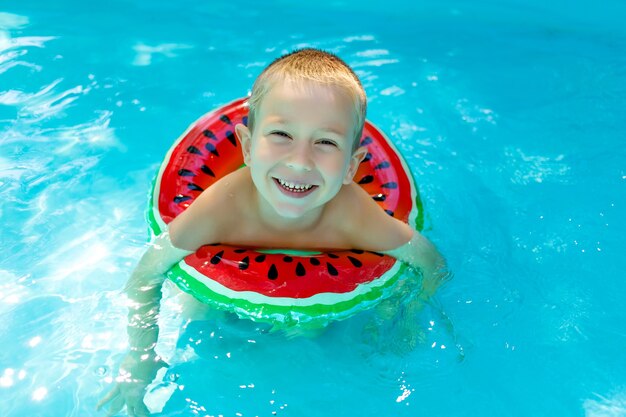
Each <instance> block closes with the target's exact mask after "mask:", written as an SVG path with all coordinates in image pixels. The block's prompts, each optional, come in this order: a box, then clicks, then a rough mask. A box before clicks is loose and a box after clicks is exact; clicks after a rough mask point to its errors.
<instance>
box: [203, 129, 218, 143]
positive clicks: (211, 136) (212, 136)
mask: <svg viewBox="0 0 626 417" xmlns="http://www.w3.org/2000/svg"><path fill="white" fill-rule="evenodd" d="M202 134H203V135H204V136H206V137H207V138H209V139H213V140H217V137H216V136H215V133H213V132H211V131H210V130H209V129H206V130H205V131H204V132H202Z"/></svg>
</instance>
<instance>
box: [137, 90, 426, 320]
mask: <svg viewBox="0 0 626 417" xmlns="http://www.w3.org/2000/svg"><path fill="white" fill-rule="evenodd" d="M247 114H248V107H247V104H246V101H245V99H239V100H236V101H234V102H232V103H230V104H228V105H226V106H224V107H222V108H220V109H218V110H215V111H213V112H210V113H208V114H206V115H204V116H203V117H201V118H200V119H199V120H198V121H196V122H195V123H193V124H192V125H191V126H190V127H189V128H188V129H187V131H186V132H185V133H183V135H182V136H181V137H180V138H179V139H178V140H177V141H176V142H175V143H174V145H173V146H172V147H171V149H170V150H169V152H168V153H167V155H166V157H165V159H164V161H163V163H162V164H161V167H160V169H159V171H158V174H157V176H156V179H155V181H154V185H153V187H152V192H151V195H150V200H149V208H148V223H149V227H150V230H151V233H153V234H154V235H158V234H159V233H161V231H162V230H164V229H165V228H166V226H167V224H168V223H169V222H170V221H172V219H174V218H175V217H176V216H177V215H179V214H180V213H181V212H182V211H184V210H185V209H186V208H187V207H188V206H189V205H190V204H191V203H192V202H193V201H194V199H195V198H197V197H198V195H200V193H201V192H202V191H203V190H204V189H206V188H207V187H210V186H211V184H213V183H214V182H215V181H217V180H218V179H219V178H221V177H223V176H225V175H226V174H228V173H230V172H232V171H234V170H236V169H239V168H240V167H241V166H242V165H243V157H242V153H241V148H240V144H239V143H238V141H237V139H236V137H235V133H234V128H235V125H236V124H237V123H243V124H246V123H247ZM361 145H362V146H367V148H368V154H367V156H366V157H365V159H364V160H363V162H362V163H361V165H360V166H359V169H358V171H357V173H356V175H355V181H356V182H357V183H358V184H359V185H360V186H362V187H363V188H364V189H365V190H366V191H367V192H368V193H369V194H370V195H371V196H372V198H373V199H374V200H375V201H376V202H377V203H378V204H379V205H380V206H381V207H382V208H383V209H384V210H385V211H386V212H387V213H388V214H389V215H391V216H394V217H395V218H397V219H400V220H402V221H404V222H406V223H408V224H409V225H411V226H412V227H414V228H416V229H417V230H421V228H422V224H423V213H422V209H421V203H420V200H419V194H418V192H417V188H416V186H415V182H414V180H413V178H412V175H411V173H410V171H409V169H408V166H407V165H406V163H405V162H404V160H403V159H402V157H401V155H400V154H399V153H398V151H397V150H396V149H395V148H394V147H393V145H392V144H391V142H390V141H389V140H388V139H387V138H386V137H385V135H384V134H383V133H382V132H381V131H380V130H378V129H377V128H376V127H374V126H373V125H372V124H371V123H369V122H366V123H365V127H364V130H363V136H362V139H361ZM405 267H406V266H405V265H404V264H402V263H401V262H399V261H397V260H396V259H394V258H392V257H390V256H386V255H383V254H380V253H376V252H368V251H361V250H351V251H350V250H346V251H333V252H324V253H321V252H301V251H293V250H280V249H277V250H261V249H255V250H252V249H250V248H237V247H232V246H224V245H219V244H213V245H206V246H202V247H201V248H199V249H198V250H197V251H196V252H195V253H193V254H191V255H189V256H187V257H186V258H185V259H183V260H182V261H180V263H178V264H177V265H175V266H174V267H173V268H172V269H171V270H170V271H169V272H168V278H169V279H171V280H172V281H173V282H174V283H176V284H177V285H178V286H179V287H180V288H181V289H182V290H184V291H186V292H188V293H190V294H192V295H193V296H195V297H196V298H197V299H199V300H200V301H202V302H204V303H207V304H210V305H213V306H216V307H218V308H220V309H224V310H228V311H231V312H234V313H236V314H237V315H239V316H240V317H246V318H250V319H252V320H255V321H261V322H269V323H272V324H274V325H281V324H282V325H287V326H290V325H293V324H313V325H314V326H324V325H326V324H328V322H330V321H333V320H341V319H344V318H347V317H349V316H351V315H353V314H355V313H356V312H358V311H362V310H364V309H367V308H370V307H371V306H373V305H374V304H376V303H377V302H378V301H380V300H382V299H383V298H384V297H385V296H386V294H387V293H388V292H389V291H388V290H389V289H390V288H392V287H393V285H394V283H395V282H396V281H397V280H398V278H399V277H400V276H401V275H402V272H403V270H404V268H405Z"/></svg>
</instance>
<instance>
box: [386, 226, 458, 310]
mask: <svg viewBox="0 0 626 417" xmlns="http://www.w3.org/2000/svg"><path fill="white" fill-rule="evenodd" d="M406 227H409V226H408V225H406ZM382 253H385V254H387V255H390V256H393V257H394V258H396V259H398V260H400V261H402V262H406V263H408V264H409V265H411V266H414V267H417V268H420V269H421V270H422V279H423V284H422V285H423V294H422V298H430V297H431V296H432V295H433V294H434V293H435V291H436V290H437V288H438V287H439V286H440V285H441V284H443V283H444V282H445V281H446V280H447V279H448V278H449V272H448V269H447V265H446V260H445V259H444V257H443V256H442V255H441V253H439V251H438V250H437V248H436V247H435V245H433V244H432V242H430V241H429V240H428V239H427V238H426V237H424V236H423V235H422V234H421V233H420V232H418V231H417V230H413V236H412V237H411V239H410V240H409V241H408V242H406V243H405V244H403V245H401V246H399V247H397V248H395V249H391V250H385V251H382Z"/></svg>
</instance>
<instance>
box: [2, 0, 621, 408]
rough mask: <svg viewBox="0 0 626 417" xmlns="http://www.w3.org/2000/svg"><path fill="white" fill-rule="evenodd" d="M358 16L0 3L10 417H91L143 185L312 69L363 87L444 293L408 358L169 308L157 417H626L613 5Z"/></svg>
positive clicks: (350, 325)
mask: <svg viewBox="0 0 626 417" xmlns="http://www.w3.org/2000/svg"><path fill="white" fill-rule="evenodd" d="M265 3H268V4H265ZM362 3H363V2H355V1H332V2H326V1H319V2H313V3H311V4H308V5H307V4H303V5H296V4H295V2H288V1H285V0H280V1H271V2H262V3H259V2H253V1H249V0H246V1H240V2H236V3H235V4H234V3H233V2H227V1H223V2H199V1H195V2H194V1H189V0H185V1H179V2H166V1H162V0H159V1H145V0H133V1H119V0H118V1H108V2H95V3H92V2H79V1H76V0H64V1H62V2H60V3H59V2H47V1H42V0H31V1H23V2H6V1H5V2H0V222H1V224H0V226H1V228H0V249H1V253H2V256H0V346H2V349H0V416H3V417H18V416H81V417H82V416H92V415H93V416H95V415H98V414H97V413H96V412H95V410H94V407H95V404H96V402H97V401H98V399H99V398H100V396H101V394H102V392H103V391H106V389H107V387H109V386H110V378H111V376H112V375H114V372H115V366H116V364H117V363H118V361H119V359H120V355H121V354H122V353H123V352H124V349H125V347H126V346H125V343H126V338H125V320H126V318H125V314H126V310H125V306H124V300H123V299H122V297H121V296H120V290H121V288H122V286H123V284H124V282H125V281H126V278H127V276H128V274H129V273H130V271H131V270H132V267H133V265H134V263H135V262H136V260H137V258H138V256H139V255H140V254H141V253H142V250H143V249H144V248H145V240H146V236H147V229H146V225H145V221H144V210H145V206H146V197H147V192H148V188H149V186H150V181H151V178H152V175H153V173H154V172H155V169H156V167H157V166H158V164H159V162H160V160H161V158H162V157H163V156H164V154H165V152H166V150H167V149H168V148H169V146H170V144H171V142H172V141H173V140H174V139H175V138H176V137H177V136H178V134H180V132H181V131H183V130H184V129H185V128H186V126H187V125H188V124H189V123H190V122H191V121H193V120H195V119H196V118H197V117H198V116H199V115H201V114H202V113H204V112H206V111H208V110H210V109H212V108H214V107H215V106H218V105H220V104H223V103H226V102H229V101H231V100H232V99H234V98H237V97H240V96H243V95H245V94H246V93H247V92H248V90H249V88H250V86H251V83H252V81H253V79H254V77H255V76H256V75H257V74H258V72H259V71H260V70H261V69H262V67H263V66H264V65H266V64H267V63H269V62H270V61H271V60H272V59H274V58H275V57H277V56H278V55H280V54H281V53H283V52H286V51H290V50H292V49H293V48H297V47H302V46H316V47H321V48H325V49H328V50H330V51H333V52H336V53H338V54H339V55H340V56H342V57H343V58H344V59H345V60H346V61H347V62H348V63H349V64H351V65H352V66H353V67H354V68H355V70H356V71H357V72H358V74H359V76H360V77H361V79H362V81H363V83H364V85H365V87H366V91H367V93H368V96H369V99H370V106H369V118H370V119H371V120H372V121H374V122H375V123H376V124H377V125H378V126H380V127H381V128H382V129H383V130H385V131H386V132H388V133H389V134H390V136H391V137H392V138H393V140H394V141H395V143H396V144H397V146H398V148H399V149H400V150H401V151H402V152H403V153H404V155H405V156H406V159H407V161H408V163H409V165H410V166H411V168H412V170H413V171H414V173H415V174H416V177H417V179H418V183H419V186H420V189H421V193H422V198H423V200H424V203H425V208H426V212H427V230H426V232H425V233H426V234H427V235H428V236H429V237H430V238H431V239H432V240H433V241H434V242H435V243H436V244H437V245H438V246H439V248H440V249H441V251H442V252H443V253H444V254H445V255H446V257H447V258H448V260H449V264H450V266H451V269H452V270H453V271H454V274H455V277H454V279H453V280H452V281H451V282H449V283H448V284H447V285H446V286H445V287H444V288H442V289H441V291H440V292H439V294H438V295H437V301H436V303H434V305H432V306H428V307H427V308H425V310H424V311H423V312H422V313H421V314H420V316H419V317H418V318H417V320H418V322H419V328H420V329H421V330H420V335H419V338H420V343H419V345H418V346H417V348H415V349H414V350H412V351H410V352H403V351H402V349H401V344H400V343H399V341H398V339H399V338H400V337H401V336H400V335H399V333H398V331H397V329H396V328H394V319H390V320H389V321H388V322H386V323H383V324H382V325H381V326H380V327H379V328H376V329H371V327H368V323H369V322H370V320H371V319H372V317H371V315H369V314H368V313H364V314H361V315H359V316H357V317H355V318H353V319H350V320H347V321H345V322H341V323H338V324H336V325H334V326H332V327H331V328H330V329H329V331H328V332H326V333H325V334H323V335H321V336H320V337H317V338H286V337H284V336H281V335H266V334H262V333H260V332H258V331H257V330H256V329H255V326H254V325H252V324H251V323H247V322H232V321H224V320H221V321H216V322H209V323H192V324H190V325H189V326H187V327H186V328H184V329H183V330H181V332H180V334H177V329H178V328H179V325H180V324H181V323H178V322H177V320H179V319H178V317H179V316H178V314H177V312H176V309H175V307H170V308H168V307H167V306H166V307H165V308H164V316H165V317H164V318H163V319H164V331H163V338H162V346H161V348H162V349H163V351H164V352H167V354H168V355H169V356H168V358H169V359H170V360H171V363H172V366H171V367H170V369H169V371H168V373H167V374H166V375H164V377H163V382H162V383H161V385H160V386H157V387H153V392H152V393H151V395H150V396H149V398H150V401H152V402H153V405H154V406H155V407H156V408H157V409H159V408H161V407H162V412H161V414H160V415H163V416H219V415H223V416H246V417H247V416H272V415H277V416H330V415H338V416H435V415H436V416H455V417H456V416H477V415H481V416H499V417H504V416H591V417H597V416H624V415H626V355H624V350H625V348H626V327H625V325H624V323H625V322H626V313H624V308H623V301H622V300H623V297H624V295H625V294H626V284H625V283H624V277H625V273H624V271H625V270H626V260H625V257H624V250H625V246H626V245H625V244H624V235H625V233H626V222H625V221H624V218H625V214H626V211H625V210H624V207H625V206H626V147H625V146H624V136H625V135H624V134H625V132H626V118H625V117H624V109H625V108H626V30H624V28H623V22H624V21H626V5H624V3H623V2H619V1H615V0H608V1H605V2H591V1H579V2H573V3H572V2H564V1H555V2H540V1H525V2H522V1H516V0H506V1H502V2H493V1H488V0H482V1H476V2H465V1H448V0H446V1H438V2H435V1H431V2H426V1H418V2H413V1H406V2H402V1H391V2H384V4H376V3H375V2H365V3H366V4H362ZM548 3H549V4H548ZM364 327H366V328H368V329H369V330H368V331H364V330H363V328H364ZM376 335H377V336H376ZM167 398H169V401H167V402H166V403H165V404H164V405H163V403H164V401H165V399H167ZM101 415H103V414H101Z"/></svg>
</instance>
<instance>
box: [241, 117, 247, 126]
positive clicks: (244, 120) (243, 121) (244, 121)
mask: <svg viewBox="0 0 626 417" xmlns="http://www.w3.org/2000/svg"><path fill="white" fill-rule="evenodd" d="M241 123H243V125H244V126H248V116H243V119H242V120H241Z"/></svg>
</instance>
